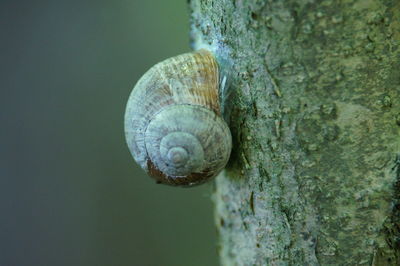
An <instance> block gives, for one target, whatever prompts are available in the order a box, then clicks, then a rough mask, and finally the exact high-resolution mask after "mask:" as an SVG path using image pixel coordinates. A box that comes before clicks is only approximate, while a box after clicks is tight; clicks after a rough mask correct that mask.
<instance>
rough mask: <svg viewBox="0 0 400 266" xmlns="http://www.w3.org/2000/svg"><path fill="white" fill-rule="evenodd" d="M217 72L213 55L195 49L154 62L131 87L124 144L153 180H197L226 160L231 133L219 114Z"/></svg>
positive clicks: (187, 183) (186, 183) (177, 182)
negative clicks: (194, 50) (125, 141)
mask: <svg viewBox="0 0 400 266" xmlns="http://www.w3.org/2000/svg"><path fill="white" fill-rule="evenodd" d="M218 73H219V72H218V65H217V62H216V60H215V58H214V56H213V55H212V54H211V53H210V52H208V51H206V50H199V51H196V52H192V53H187V54H182V55H178V56H176V57H172V58H170V59H167V60H165V61H163V62H161V63H158V64H156V65H155V66H153V67H152V68H151V69H150V70H148V71H147V72H146V73H145V74H144V75H143V77H142V78H141V79H140V80H139V81H138V82H137V84H136V86H135V87H134V89H133V90H132V93H131V95H130V97H129V100H128V104H127V108H126V113H125V135H126V140H127V144H128V147H129V149H130V151H131V153H132V155H133V157H134V159H135V160H136V162H137V163H138V164H139V165H140V166H141V167H142V168H143V169H144V170H145V171H146V172H148V173H149V175H150V176H152V177H153V178H155V179H156V181H157V182H158V183H163V184H168V185H178V186H193V185H197V184H201V183H204V182H205V181H207V180H209V179H210V178H212V177H214V176H216V175H218V173H219V172H220V171H221V170H222V169H223V168H224V167H225V165H226V163H227V162H228V159H229V156H230V152H231V148H232V137H231V133H230V131H229V128H228V126H227V124H226V123H225V121H224V120H223V118H222V117H221V106H220V101H219V91H218V86H219V75H218Z"/></svg>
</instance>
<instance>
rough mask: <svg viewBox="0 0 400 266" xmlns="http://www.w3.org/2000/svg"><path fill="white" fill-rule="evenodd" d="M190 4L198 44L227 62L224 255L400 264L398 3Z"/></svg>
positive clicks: (233, 260)
mask: <svg viewBox="0 0 400 266" xmlns="http://www.w3.org/2000/svg"><path fill="white" fill-rule="evenodd" d="M190 6H191V10H192V38H193V44H194V47H195V48H198V47H203V46H209V47H211V49H213V50H214V51H215V52H216V53H217V56H219V57H221V58H223V59H224V60H231V63H232V67H231V69H230V70H229V78H230V84H231V89H230V90H231V92H230V94H229V95H231V97H229V101H230V104H229V105H230V106H231V109H230V113H229V114H230V127H231V129H232V134H233V140H234V150H233V154H232V158H231V160H230V163H229V166H228V168H227V170H226V172H225V173H224V174H223V175H221V176H219V177H218V178H217V179H216V188H215V193H214V201H215V205H216V212H215V215H216V224H217V227H218V232H219V235H220V247H219V252H220V256H221V262H222V264H224V265H400V254H399V251H400V247H399V240H398V237H399V234H398V228H399V226H400V224H399V213H398V211H397V209H398V208H399V207H398V202H397V200H398V197H399V195H398V191H399V186H398V180H399V177H400V174H399V173H400V170H399V162H400V160H399V153H400V126H399V124H400V122H399V121H400V119H399V117H400V49H399V48H400V2H398V1H396V0H386V1H384V0H367V1H361V0H358V1H352V0H342V1H339V0H320V1H313V0H309V1H303V0H288V1H257V0H237V1H228V0H219V1H216V0H203V1H195V0H192V1H191V4H190ZM223 65H224V64H223Z"/></svg>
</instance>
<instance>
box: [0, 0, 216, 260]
mask: <svg viewBox="0 0 400 266" xmlns="http://www.w3.org/2000/svg"><path fill="white" fill-rule="evenodd" d="M0 28H1V36H2V37H1V42H0V48H1V49H0V53H1V54H0V58H1V64H0V67H1V71H0V73H1V74H0V77H1V80H0V81H1V90H0V91H1V95H0V99H1V100H2V101H1V105H0V119H1V120H0V121H1V130H0V137H1V142H0V152H1V153H0V156H1V157H0V211H1V216H0V266H25V265H29V266H36V265H38V266H42V265H48V266H64V265H66V266H71V265H84V266H92V265H96V266H101V265H107V266H110V265H113V266H118V265H123V266H125V265H163V266H164V265H167V266H168V265H174V266H175V265H188V266H192V265H193V266H195V265H202V266H204V265H217V255H216V235H215V229H214V225H213V209H212V203H211V200H210V194H211V191H212V186H213V185H212V184H206V185H204V186H200V187H196V188H191V189H183V188H174V187H167V186H162V185H156V184H155V183H154V182H153V181H152V180H151V179H150V178H148V177H147V176H146V175H145V174H144V173H143V172H142V171H141V170H140V169H139V168H138V167H137V166H136V165H135V163H134V161H133V159H132V157H131V155H130V153H129V151H128V148H127V147H126V145H125V139H124V132H123V116H124V109H125V104H126V101H127V99H128V96H129V93H130V91H131V89H132V87H133V86H134V84H135V82H136V81H137V80H138V78H139V77H140V76H141V75H142V74H143V73H144V72H145V71H146V70H147V69H148V68H150V67H151V66H152V65H153V64H155V63H157V62H158V61H160V60H163V59H165V58H167V57H170V56H173V55H177V54H180V53H183V52H186V51H189V50H190V48H189V16H188V10H187V3H186V1H183V0H182V1H171V0H169V1H165V0H157V1H139V0H137V1H132V0H131V1H105V0H103V1H99V0H97V1H88V0H80V1H77V0H70V1H11V0H9V1H8V0H1V1H0Z"/></svg>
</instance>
